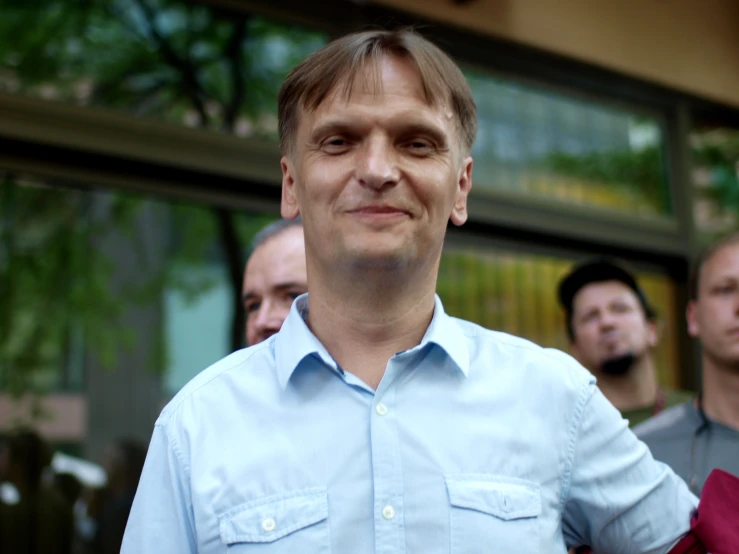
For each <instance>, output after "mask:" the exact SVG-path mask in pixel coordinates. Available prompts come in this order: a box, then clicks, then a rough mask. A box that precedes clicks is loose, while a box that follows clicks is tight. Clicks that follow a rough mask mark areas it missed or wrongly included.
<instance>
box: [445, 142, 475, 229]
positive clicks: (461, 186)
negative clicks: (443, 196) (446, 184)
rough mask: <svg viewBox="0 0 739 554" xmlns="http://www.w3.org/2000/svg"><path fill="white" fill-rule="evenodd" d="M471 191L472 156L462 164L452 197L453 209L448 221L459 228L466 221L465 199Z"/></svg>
mask: <svg viewBox="0 0 739 554" xmlns="http://www.w3.org/2000/svg"><path fill="white" fill-rule="evenodd" d="M471 189H472V156H467V157H466V158H465V159H464V161H463V162H462V171H461V172H460V174H459V181H458V182H457V187H456V191H455V196H454V208H452V213H451V215H450V216H449V219H450V220H451V222H452V223H454V224H455V225H457V226H459V225H462V224H463V223H464V222H465V221H467V197H468V196H469V195H470V190H471Z"/></svg>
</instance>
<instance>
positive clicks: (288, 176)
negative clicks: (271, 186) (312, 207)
mask: <svg viewBox="0 0 739 554" xmlns="http://www.w3.org/2000/svg"><path fill="white" fill-rule="evenodd" d="M280 168H281V169H282V201H281V202H280V214H281V215H282V217H284V218H285V219H295V218H296V217H298V215H300V207H299V206H298V198H297V196H296V194H295V174H296V172H295V166H294V164H293V163H292V162H291V161H290V160H289V159H288V158H287V156H283V157H282V159H281V160H280Z"/></svg>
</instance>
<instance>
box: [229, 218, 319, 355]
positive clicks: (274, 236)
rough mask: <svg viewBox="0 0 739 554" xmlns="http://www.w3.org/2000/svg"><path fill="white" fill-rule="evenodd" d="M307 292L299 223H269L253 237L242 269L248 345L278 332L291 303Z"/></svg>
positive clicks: (301, 232)
mask: <svg viewBox="0 0 739 554" xmlns="http://www.w3.org/2000/svg"><path fill="white" fill-rule="evenodd" d="M307 290H308V279H307V276H306V270H305V244H304V240H303V225H302V223H301V221H300V220H299V219H298V220H293V221H290V220H284V219H283V220H280V221H275V222H274V223H270V224H269V225H267V226H266V227H265V228H264V229H262V230H261V231H260V232H259V233H257V235H256V236H255V237H254V240H253V241H252V245H251V256H249V260H248V261H247V262H246V268H245V269H244V286H243V294H242V298H243V300H244V310H245V311H246V344H247V346H253V345H255V344H257V343H260V342H262V341H264V340H267V339H268V338H269V337H271V336H272V335H274V334H275V333H277V332H278V331H279V330H280V327H282V322H283V321H285V318H286V317H287V314H288V313H289V312H290V306H292V303H293V300H295V299H296V298H297V297H298V296H300V295H301V294H303V293H304V292H306V291H307Z"/></svg>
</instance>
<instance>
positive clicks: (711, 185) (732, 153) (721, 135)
mask: <svg viewBox="0 0 739 554" xmlns="http://www.w3.org/2000/svg"><path fill="white" fill-rule="evenodd" d="M690 147H691V153H692V165H693V173H692V181H693V187H694V189H693V190H694V196H695V201H694V203H693V216H694V218H695V226H696V229H697V230H698V235H699V238H700V239H701V240H702V241H704V242H710V241H711V240H712V239H714V238H715V237H716V236H718V235H722V234H725V233H729V232H731V231H734V230H736V229H737V228H738V227H739V129H736V128H730V127H721V126H715V125H711V126H697V127H696V128H695V129H694V130H693V132H692V133H691V136H690Z"/></svg>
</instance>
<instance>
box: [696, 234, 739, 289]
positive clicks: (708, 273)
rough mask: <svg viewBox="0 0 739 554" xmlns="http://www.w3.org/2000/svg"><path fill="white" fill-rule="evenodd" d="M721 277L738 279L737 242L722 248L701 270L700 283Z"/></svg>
mask: <svg viewBox="0 0 739 554" xmlns="http://www.w3.org/2000/svg"><path fill="white" fill-rule="evenodd" d="M723 277H735V278H739V242H736V243H730V244H727V245H726V246H723V247H722V248H720V249H719V250H717V251H716V252H714V253H713V255H712V256H711V257H710V258H708V259H707V260H706V261H705V262H704V264H703V267H702V268H701V283H704V282H708V281H711V280H714V279H721V278H723Z"/></svg>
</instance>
